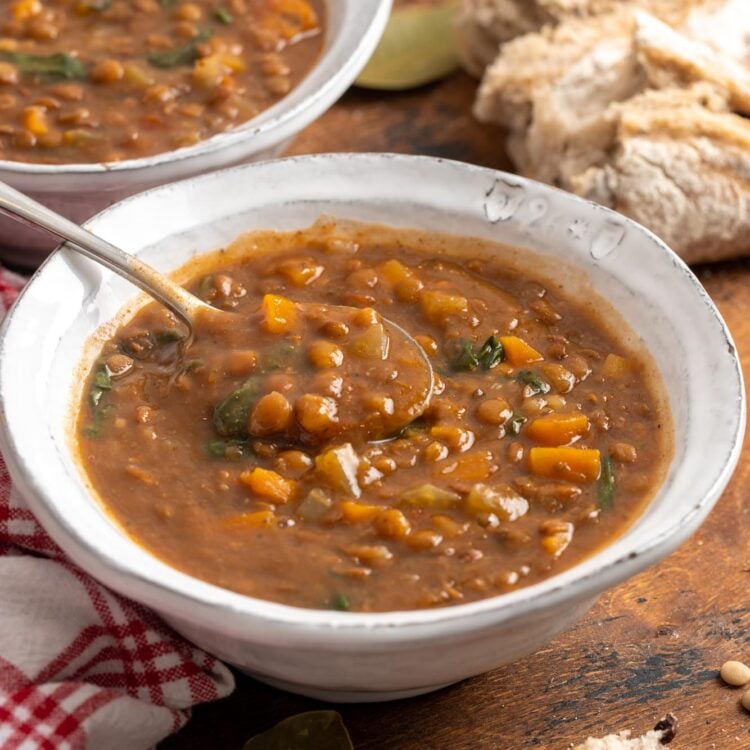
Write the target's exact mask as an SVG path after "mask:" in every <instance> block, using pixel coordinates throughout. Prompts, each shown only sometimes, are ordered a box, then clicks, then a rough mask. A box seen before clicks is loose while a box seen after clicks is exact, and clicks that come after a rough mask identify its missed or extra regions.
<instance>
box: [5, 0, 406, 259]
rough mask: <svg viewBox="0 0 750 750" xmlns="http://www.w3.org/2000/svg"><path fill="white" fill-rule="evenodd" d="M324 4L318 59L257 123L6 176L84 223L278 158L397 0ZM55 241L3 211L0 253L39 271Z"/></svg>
mask: <svg viewBox="0 0 750 750" xmlns="http://www.w3.org/2000/svg"><path fill="white" fill-rule="evenodd" d="M326 7H327V10H328V26H327V31H326V37H325V43H324V48H323V51H322V52H321V56H320V59H319V60H318V62H317V63H316V65H315V66H314V67H313V69H312V70H311V71H310V73H309V74H308V75H307V76H306V78H305V79H304V80H303V81H302V82H301V83H300V84H299V86H297V87H296V88H295V89H293V90H292V92H291V93H290V94H289V95H288V96H286V97H284V99H282V100H281V101H280V102H278V103H277V104H275V105H274V106H272V107H270V108H269V109H267V110H265V111H264V112H261V113H260V114H259V115H258V116H257V117H254V118H253V119H252V120H249V121H248V122H246V123H244V124H242V125H240V126H238V127H236V128H234V129H233V130H231V131H229V132H227V133H221V134H219V135H215V136H213V137H212V138H209V139H207V140H205V141H202V142H200V143H197V144H196V145H194V146H190V147H187V148H182V149H178V150H176V151H168V152H165V153H162V154H156V155H155V156H148V157H145V158H142V159H131V160H128V161H121V162H114V163H111V164H62V165H49V164H27V163H23V162H13V161H2V160H0V180H2V181H4V182H7V183H8V184H9V185H12V186H13V187H15V188H17V189H18V190H21V191H22V192H24V193H28V194H29V195H31V196H33V197H34V198H36V199H37V200H38V201H41V202H42V203H45V204H46V205H48V206H50V208H53V209H54V210H55V211H57V212H58V213H61V214H63V215H65V216H67V217H69V218H70V219H72V220H73V221H76V222H78V223H81V222H82V221H84V220H85V219H88V218H89V217H90V216H93V215H94V214H95V213H96V212H98V211H101V210H102V209H103V208H106V207H107V206H109V205H111V204H113V203H115V202H116V201H119V200H121V199H122V198H125V197H126V196H128V195H133V194H134V193H138V192H140V191H142V190H146V189H148V188H151V187H155V186H156V185H163V184H165V183H168V182H173V181H175V180H181V179H185V178H188V177H193V176H194V175H197V174H203V173H204V172H209V171H213V170H216V169H222V168H224V167H230V166H233V165H235V164H242V163H245V162H248V161H259V160H260V159H269V158H272V157H273V156H276V155H277V154H278V153H279V152H280V151H281V149H282V148H283V147H284V146H285V145H286V144H287V143H288V142H289V140H290V139H291V138H292V137H294V136H295V135H296V134H297V133H299V132H300V131H301V130H302V129H303V128H304V127H306V126H307V125H309V124H310V123H311V122H312V121H313V120H315V119H316V118H317V117H319V116H320V115H321V114H322V113H323V112H325V110H326V109H328V108H329V107H330V106H331V105H332V104H333V103H334V102H335V101H336V100H337V99H338V98H339V97H340V96H341V95H342V94H343V93H344V91H345V90H346V89H347V88H348V87H349V86H350V85H351V84H352V82H353V81H354V79H355V78H356V77H357V75H359V72H360V71H361V70H362V68H363V67H364V66H365V64H366V63H367V60H368V59H369V58H370V55H371V54H372V52H373V50H374V49H375V46H376V45H377V43H378V40H379V39H380V36H381V34H382V33H383V29H384V28H385V24H386V21H387V20H388V14H389V11H390V7H391V0H326ZM56 244H57V243H56V242H55V241H54V240H52V239H50V237H49V235H48V234H46V233H44V232H40V231H39V230H36V229H33V228H30V227H27V226H24V225H22V224H19V223H18V222H15V221H13V220H11V219H8V218H5V217H3V216H0V258H2V260H3V261H5V262H6V263H11V264H14V265H17V266H21V267H24V268H36V266H38V265H39V263H41V261H42V260H43V259H44V257H45V256H46V255H47V254H48V253H49V252H50V251H51V250H53V249H54V248H55V246H56Z"/></svg>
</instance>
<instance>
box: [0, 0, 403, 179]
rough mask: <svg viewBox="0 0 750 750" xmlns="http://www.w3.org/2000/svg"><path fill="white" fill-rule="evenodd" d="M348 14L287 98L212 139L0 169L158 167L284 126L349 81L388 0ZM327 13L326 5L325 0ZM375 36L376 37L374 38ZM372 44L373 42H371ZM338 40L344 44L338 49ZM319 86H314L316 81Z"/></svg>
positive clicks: (31, 173) (52, 171)
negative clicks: (116, 157)
mask: <svg viewBox="0 0 750 750" xmlns="http://www.w3.org/2000/svg"><path fill="white" fill-rule="evenodd" d="M343 1H344V3H345V5H346V7H347V8H348V12H347V14H346V16H345V19H344V21H345V22H344V23H342V24H341V27H340V28H339V30H338V33H337V34H336V36H334V37H332V39H331V41H330V45H329V47H328V49H324V50H323V51H322V53H321V55H320V57H319V58H318V60H317V61H316V62H315V65H313V67H312V68H311V69H310V71H309V72H308V73H307V75H306V76H305V77H304V78H303V79H302V80H301V81H300V82H299V83H298V84H297V86H296V87H295V89H293V90H292V91H291V92H290V93H289V94H287V96H285V97H284V98H283V99H281V100H280V101H278V102H276V103H275V104H273V105H272V106H270V107H268V108H267V109H265V110H263V111H262V112H260V113H259V114H258V115H256V116H255V117H253V118H252V119H250V120H246V121H245V122H243V123H240V124H239V125H237V126H236V127H234V128H232V129H231V130H228V131H226V132H224V133H216V134H215V135H213V136H211V137H210V138H206V139H205V140H202V141H199V142H198V143H196V144H194V145H192V146H185V147H183V148H178V149H172V150H170V151H163V152H160V153H158V154H153V155H151V156H143V157H140V158H138V159H123V160H122V161H117V162H92V163H75V164H39V163H36V162H22V161H10V160H3V159H0V173H6V174H9V175H13V174H17V175H24V176H26V177H44V176H50V175H63V174H71V175H92V176H93V175H97V174H109V173H116V172H135V171H137V170H139V169H144V168H151V167H158V166H161V165H163V164H176V163H179V162H183V161H186V160H188V159H192V158H196V157H200V156H206V155H209V154H212V153H214V152H216V151H221V150H222V149H224V148H228V147H230V146H233V145H234V144H236V143H241V142H243V141H245V140H247V139H248V138H256V137H258V136H261V135H264V134H265V133H268V132H269V131H272V130H275V129H277V128H282V127H283V126H284V125H286V124H287V123H288V122H290V121H292V120H294V119H295V118H297V117H298V116H300V115H301V114H302V113H303V112H305V111H306V110H308V109H310V108H314V107H315V105H316V104H317V103H318V102H320V101H321V100H324V99H326V98H327V96H328V94H329V92H330V90H331V89H335V88H337V87H338V86H339V85H340V83H341V81H342V80H347V84H346V85H349V84H350V83H351V81H353V80H354V78H355V77H356V75H357V74H358V72H359V71H357V72H355V74H354V75H353V76H352V75H351V71H352V69H353V68H356V67H357V66H358V65H360V62H361V64H362V65H364V63H365V62H366V61H360V58H361V57H362V56H363V55H364V53H366V52H368V51H369V50H370V46H372V48H373V49H374V47H375V44H376V43H377V41H378V40H379V39H380V36H381V35H382V33H383V30H384V29H385V24H386V22H387V21H388V16H389V13H390V9H391V3H392V0H343ZM325 2H326V8H327V11H328V12H329V13H330V3H329V2H328V0H325ZM373 36H374V37H375V39H374V41H372V40H373ZM370 42H372V45H370ZM337 44H342V45H343V46H342V47H341V48H340V49H336V46H337ZM316 84H317V85H316ZM307 88H310V89H311V90H310V92H309V93H308V94H306V95H299V93H298V92H299V90H300V89H307Z"/></svg>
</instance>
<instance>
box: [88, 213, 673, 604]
mask: <svg viewBox="0 0 750 750" xmlns="http://www.w3.org/2000/svg"><path fill="white" fill-rule="evenodd" d="M467 247H469V248H471V256H469V257H467V256H466V254H465V251H466V249H467ZM489 249H490V248H489V247H488V246H487V245H482V243H479V242H473V243H471V242H468V241H466V240H459V239H451V238H448V237H445V236H436V235H432V236H430V235H419V234H416V233H409V232H397V231H395V230H394V231H389V230H385V229H378V228H376V227H359V228H356V229H352V228H349V229H346V230H344V229H342V228H340V227H336V225H330V226H328V225H322V226H317V227H315V228H312V229H310V230H307V231H305V232H298V233H288V234H273V233H267V234H259V235H255V236H253V237H252V238H250V239H247V240H244V241H242V242H240V243H239V244H238V246H237V247H235V248H232V249H231V250H230V252H228V253H224V254H218V255H214V256H212V257H211V259H210V260H209V261H207V265H206V264H205V263H204V266H203V267H202V269H201V271H200V273H198V274H197V275H196V277H195V278H193V279H192V281H190V283H189V284H188V287H189V288H190V289H191V290H192V291H193V292H195V293H196V294H198V295H200V296H202V297H203V298H204V299H205V300H207V301H209V302H211V303H212V304H213V305H215V306H216V307H219V308H221V309H224V310H231V311H232V312H234V313H235V314H236V316H237V317H236V319H231V318H230V320H229V322H227V323H226V324H224V325H221V324H220V325H218V326H217V324H216V322H215V321H214V322H213V323H211V324H210V325H209V324H204V325H202V326H201V325H199V326H198V327H197V329H196V335H195V340H194V341H193V342H192V343H191V344H190V346H189V347H188V348H187V350H186V351H182V344H183V341H182V339H181V337H182V335H183V334H182V332H181V330H180V329H179V327H178V326H177V324H176V323H175V321H174V320H173V319H172V318H171V317H170V315H169V314H168V313H167V312H165V311H164V309H163V308H161V307H159V306H157V305H155V304H152V305H149V306H147V307H145V308H144V309H142V310H141V311H140V312H139V313H137V314H136V316H135V317H134V318H133V319H132V320H131V321H130V322H129V323H127V325H125V326H123V327H122V328H121V329H120V330H119V331H118V332H117V334H116V335H115V336H114V337H113V338H112V339H111V340H110V341H108V342H107V343H106V345H105V346H104V348H103V351H102V353H101V357H100V358H99V360H98V362H97V364H96V366H95V368H94V371H93V372H92V374H91V376H90V379H89V381H88V384H87V387H86V393H85V397H84V400H83V402H82V404H81V409H80V417H79V422H78V440H79V443H80V454H81V460H82V463H83V466H84V468H85V470H86V472H87V473H88V476H89V477H90V480H91V482H92V483H93V485H94V487H95V488H96V490H97V491H98V493H99V495H100V496H101V498H102V501H103V502H104V504H105V505H106V507H107V508H108V509H109V511H110V512H111V513H112V514H113V516H114V517H115V518H116V519H117V520H118V522H119V523H120V524H121V525H122V526H123V527H124V529H125V530H126V531H127V533H129V534H130V535H131V536H132V537H133V538H134V539H136V540H137V541H138V542H139V543H140V544H142V545H143V546H144V547H146V548H147V549H149V550H150V551H152V552H153V553H154V554H155V555H157V556H158V557H160V558H162V559H163V560H165V561H166V562H168V563H169V564H171V565H173V566H174V567H176V568H178V569H180V570H183V571H185V572H187V573H190V574H191V575H194V576H196V577H198V578H201V579H204V580H206V581H210V582H212V583H215V584H218V585H220V586H224V587H226V588H229V589H232V590H234V591H238V592H241V593H244V594H249V595H252V596H256V597H260V598H263V599H270V600H273V601H277V602H283V603H286V604H292V605H297V606H302V607H313V608H336V609H349V610H357V611H386V610H399V609H411V608H423V607H434V606H442V605H450V604H458V603H461V602H469V601H472V600H476V599H481V598H484V597H489V596H493V595H496V594H499V593H502V592H507V591H512V590H514V589H516V588H518V587H520V586H526V585H529V584H531V583H534V582H537V581H540V580H543V579H545V578H547V577H549V576H550V575H553V574H554V573H557V572H559V571H561V570H564V569H566V568H568V567H570V566H571V565H573V564H575V563H577V562H579V561H580V560H581V559H583V558H584V557H586V556H587V555H589V554H591V553H592V552H593V551H595V550H597V549H598V548H600V547H602V546H603V545H605V544H606V543H607V542H609V541H611V540H612V539H613V538H614V537H616V536H617V535H619V534H620V533H622V532H623V530H624V529H625V528H626V527H627V526H628V525H629V524H630V523H631V522H632V521H633V520H634V518H636V517H637V515H638V514H639V512H640V511H641V510H642V508H643V505H644V503H645V502H646V501H647V500H648V499H649V498H650V497H651V496H652V494H653V492H654V491H655V489H656V487H657V486H658V484H659V481H660V478H661V476H662V474H663V470H664V466H665V463H666V462H667V461H668V459H669V456H670V451H671V447H670V446H671V434H670V430H669V428H668V424H669V422H668V416H667V414H666V413H665V411H664V409H663V407H662V405H661V402H660V398H659V396H658V394H659V393H660V391H659V385H658V381H657V375H656V373H655V372H653V371H651V365H650V364H649V363H650V359H649V358H648V357H647V356H645V355H643V354H642V353H639V352H638V351H637V350H634V349H631V348H628V347H627V346H626V345H625V344H624V343H623V341H624V340H625V339H626V338H627V336H626V334H627V332H626V331H624V330H622V324H619V328H613V329H611V330H610V328H607V327H605V326H604V323H603V321H604V320H607V319H608V315H607V311H608V309H609V308H608V307H607V306H606V304H604V303H603V302H602V301H601V300H599V299H598V298H596V296H595V295H592V294H588V295H586V298H585V299H576V298H574V297H571V296H569V294H568V293H567V292H566V288H565V284H564V279H563V277H562V276H561V278H560V279H559V280H555V281H547V282H542V281H539V280H537V278H536V276H535V273H534V272H532V271H531V266H532V264H534V265H535V266H536V267H537V268H538V266H539V264H537V263H535V262H534V261H533V259H532V260H528V259H527V260H526V261H525V262H524V261H523V256H519V255H518V254H517V253H516V252H514V251H512V250H510V249H507V248H502V247H495V248H494V252H493V253H490V252H489ZM519 258H520V259H521V260H519ZM301 302H309V303H321V304H322V305H323V307H322V308H321V310H322V311H321V312H320V315H319V316H318V315H317V314H316V315H313V316H312V317H311V316H309V315H307V314H306V313H305V312H304V309H305V308H303V307H300V306H299V305H298V304H296V303H301ZM325 305H347V306H354V307H355V308H359V309H358V310H355V311H351V313H350V314H349V315H348V317H344V318H341V316H339V317H338V319H336V316H332V315H326V313H325ZM381 316H386V318H387V319H390V320H393V321H394V322H396V323H397V324H399V325H401V326H403V328H405V329H406V330H407V331H409V332H410V333H411V334H412V335H413V336H414V337H415V338H416V340H417V341H418V342H419V344H420V346H422V347H423V349H424V351H425V352H426V353H427V354H428V355H429V357H430V359H431V362H432V365H433V367H434V370H435V383H434V395H433V398H432V401H431V404H430V406H429V408H428V409H427V410H426V412H425V413H424V414H423V415H422V416H421V417H420V418H419V419H417V420H416V421H414V422H413V423H411V424H410V425H409V426H408V427H407V428H406V429H405V430H403V431H402V432H400V433H398V434H396V435H392V436H391V438H390V439H388V440H386V441H381V442H367V434H366V433H365V432H363V431H361V430H358V429H356V428H355V427H353V426H352V425H357V424H362V425H364V424H371V423H372V420H378V419H381V420H385V422H388V419H389V415H392V414H393V409H394V398H395V396H396V395H397V394H398V393H399V390H398V389H399V388H409V387H416V385H415V384H417V383H418V379H419V372H420V370H419V368H418V367H417V366H416V363H415V361H413V360H410V361H408V362H407V361H397V360H395V359H394V358H393V357H389V355H388V351H389V347H388V340H387V339H388V333H387V331H386V330H385V329H384V327H383V325H382V323H383V319H382V318H381ZM364 372H366V373H367V377H368V378H369V379H368V380H367V387H366V388H365V387H362V373H364ZM406 421H408V417H407V418H406ZM344 423H345V429H344V428H343V427H342V424H344ZM389 424H390V423H389Z"/></svg>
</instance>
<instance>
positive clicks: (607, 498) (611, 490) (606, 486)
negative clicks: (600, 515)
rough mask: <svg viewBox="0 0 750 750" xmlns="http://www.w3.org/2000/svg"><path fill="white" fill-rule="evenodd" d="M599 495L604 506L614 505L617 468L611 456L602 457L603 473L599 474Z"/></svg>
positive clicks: (600, 503) (600, 502)
mask: <svg viewBox="0 0 750 750" xmlns="http://www.w3.org/2000/svg"><path fill="white" fill-rule="evenodd" d="M597 495H598V497H599V505H601V507H602V508H611V507H612V504H613V503H614V500H615V470H614V462H613V461H612V459H611V458H610V457H609V456H605V457H604V458H603V459H602V473H601V474H600V475H599V482H598V484H597Z"/></svg>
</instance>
